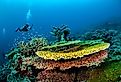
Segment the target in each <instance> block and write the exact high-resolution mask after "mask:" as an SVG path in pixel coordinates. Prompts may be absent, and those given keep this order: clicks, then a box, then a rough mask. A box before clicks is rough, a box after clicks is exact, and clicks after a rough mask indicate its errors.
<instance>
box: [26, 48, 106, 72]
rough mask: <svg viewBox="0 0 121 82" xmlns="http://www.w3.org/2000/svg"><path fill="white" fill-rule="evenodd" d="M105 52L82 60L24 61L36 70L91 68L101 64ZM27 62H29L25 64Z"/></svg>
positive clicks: (37, 59) (35, 59)
mask: <svg viewBox="0 0 121 82" xmlns="http://www.w3.org/2000/svg"><path fill="white" fill-rule="evenodd" d="M107 55H108V54H107V51H106V50H102V51H100V52H97V53H95V54H91V55H89V56H86V57H83V58H77V59H70V60H60V61H55V60H44V59H42V58H38V57H35V58H34V60H32V59H29V58H27V59H25V60H26V63H27V64H32V65H34V66H35V67H36V68H38V69H47V70H50V69H56V68H59V69H60V70H65V69H69V68H72V67H82V66H86V67H89V66H92V65H98V64H99V63H101V62H103V59H105V58H106V57H107ZM27 60H29V61H28V62H27Z"/></svg>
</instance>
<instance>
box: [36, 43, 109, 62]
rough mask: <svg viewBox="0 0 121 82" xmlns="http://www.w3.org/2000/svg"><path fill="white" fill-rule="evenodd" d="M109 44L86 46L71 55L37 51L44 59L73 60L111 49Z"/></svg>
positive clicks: (70, 53)
mask: <svg viewBox="0 0 121 82" xmlns="http://www.w3.org/2000/svg"><path fill="white" fill-rule="evenodd" d="M109 45H110V44H109V43H100V44H96V45H93V46H85V47H84V48H83V49H81V50H78V51H76V52H69V53H58V52H50V51H37V52H36V54H37V55H38V56H39V57H41V58H44V59H54V60H59V59H62V58H63V59H71V58H77V57H80V58H81V57H83V56H85V55H89V54H92V53H96V52H99V51H101V50H105V49H106V48H108V47H109Z"/></svg>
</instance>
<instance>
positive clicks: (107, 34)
mask: <svg viewBox="0 0 121 82" xmlns="http://www.w3.org/2000/svg"><path fill="white" fill-rule="evenodd" d="M87 36H88V37H87ZM81 39H84V40H89V39H90V40H95V39H102V40H103V41H104V42H108V43H110V48H109V49H108V50H109V57H108V58H109V61H115V60H120V59H121V33H120V32H119V31H117V30H105V29H97V30H96V31H92V32H88V33H86V34H84V35H83V36H82V37H81Z"/></svg>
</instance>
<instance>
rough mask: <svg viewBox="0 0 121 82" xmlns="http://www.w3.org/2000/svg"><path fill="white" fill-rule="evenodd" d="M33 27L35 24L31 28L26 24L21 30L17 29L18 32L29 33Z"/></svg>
mask: <svg viewBox="0 0 121 82" xmlns="http://www.w3.org/2000/svg"><path fill="white" fill-rule="evenodd" d="M32 27H33V24H32V25H31V26H30V25H29V24H28V23H26V24H25V25H24V26H22V27H21V28H17V30H16V32H18V31H19V32H28V31H29V30H31V28H32Z"/></svg>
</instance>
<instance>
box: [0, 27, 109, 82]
mask: <svg viewBox="0 0 121 82" xmlns="http://www.w3.org/2000/svg"><path fill="white" fill-rule="evenodd" d="M65 29H66V27H65V26H62V27H61V29H60V30H59V28H54V31H53V33H56V34H58V35H57V36H56V37H58V42H56V43H54V44H53V45H48V43H47V40H46V39H45V38H33V39H32V40H31V41H29V42H27V43H25V42H22V43H21V44H19V45H18V47H17V48H15V49H14V50H12V51H11V52H10V53H8V54H7V57H8V59H9V62H8V63H7V64H6V65H5V66H4V68H5V67H7V71H8V73H7V74H8V75H6V76H4V77H5V78H4V79H3V80H6V79H7V81H8V82H26V81H27V82H28V81H32V82H33V81H34V82H35V81H38V82H48V81H49V82H73V81H74V80H75V78H76V73H75V72H73V73H68V72H67V71H69V70H70V69H73V68H75V69H81V67H90V66H93V65H94V66H98V65H99V64H100V63H101V62H103V61H104V59H105V58H107V56H108V52H107V50H106V49H107V48H109V46H110V44H109V43H105V42H103V41H101V40H85V41H81V40H75V41H67V37H68V36H67V34H69V32H68V33H67V34H66V33H65V31H67V30H65ZM57 30H59V31H57ZM58 32H59V33H58ZM60 37H61V38H63V39H60ZM1 78H3V77H1Z"/></svg>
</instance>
